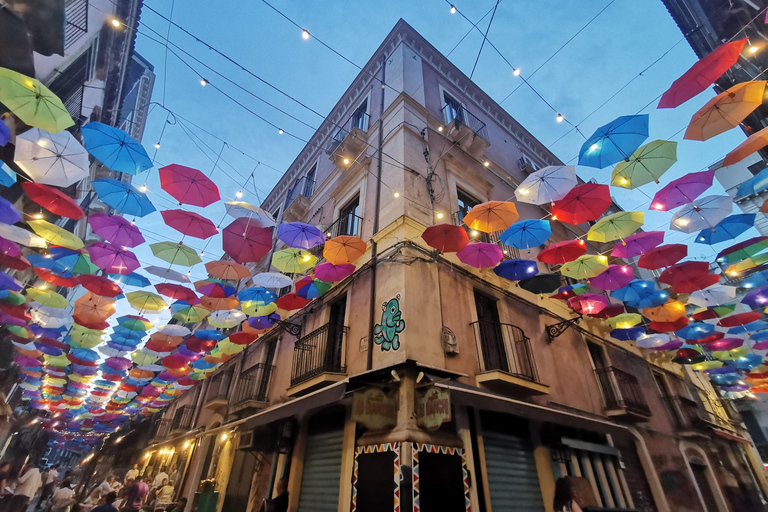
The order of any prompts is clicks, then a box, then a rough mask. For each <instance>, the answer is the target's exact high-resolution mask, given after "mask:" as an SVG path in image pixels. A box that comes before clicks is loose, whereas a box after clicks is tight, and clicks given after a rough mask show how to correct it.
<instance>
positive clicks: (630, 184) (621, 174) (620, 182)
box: [611, 140, 677, 190]
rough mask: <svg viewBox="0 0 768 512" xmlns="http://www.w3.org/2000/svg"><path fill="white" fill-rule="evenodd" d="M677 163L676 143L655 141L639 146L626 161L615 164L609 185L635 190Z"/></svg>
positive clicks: (657, 179) (654, 180) (657, 177)
mask: <svg viewBox="0 0 768 512" xmlns="http://www.w3.org/2000/svg"><path fill="white" fill-rule="evenodd" d="M675 162H677V142H672V141H668V140H655V141H653V142H649V143H648V144H646V145H644V146H640V147H639V148H637V150H635V152H634V153H632V156H630V157H629V159H628V160H623V161H621V162H619V163H618V164H616V167H614V168H613V173H612V174H611V185H613V186H615V187H622V188H627V189H630V190H632V189H635V188H637V187H640V186H642V185H645V184H647V183H650V182H652V181H653V182H655V183H658V182H659V178H661V176H662V175H663V174H664V173H665V172H667V171H668V170H669V168H670V167H672V165H673V164H674V163H675Z"/></svg>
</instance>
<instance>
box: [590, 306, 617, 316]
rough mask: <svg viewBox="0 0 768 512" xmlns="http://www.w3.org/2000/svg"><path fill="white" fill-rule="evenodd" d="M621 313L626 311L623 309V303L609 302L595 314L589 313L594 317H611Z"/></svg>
mask: <svg viewBox="0 0 768 512" xmlns="http://www.w3.org/2000/svg"><path fill="white" fill-rule="evenodd" d="M622 313H626V311H625V309H624V304H609V305H608V307H606V308H605V309H604V310H602V311H601V312H599V313H598V314H596V315H590V316H592V317H594V318H602V319H606V318H613V317H615V316H617V315H621V314H622Z"/></svg>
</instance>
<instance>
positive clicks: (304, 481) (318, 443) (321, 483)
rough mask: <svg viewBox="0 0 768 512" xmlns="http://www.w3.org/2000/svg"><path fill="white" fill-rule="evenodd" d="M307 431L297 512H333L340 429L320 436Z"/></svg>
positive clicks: (336, 496) (336, 499) (338, 477)
mask: <svg viewBox="0 0 768 512" xmlns="http://www.w3.org/2000/svg"><path fill="white" fill-rule="evenodd" d="M311 430H312V429H311V428H310V433H309V434H308V436H307V447H306V451H305V452H304V470H303V472H302V475H301V491H300V494H299V512H336V510H337V509H338V506H339V486H340V482H341V447H342V443H343V439H344V429H343V427H342V428H334V429H332V430H325V431H320V432H312V431H311Z"/></svg>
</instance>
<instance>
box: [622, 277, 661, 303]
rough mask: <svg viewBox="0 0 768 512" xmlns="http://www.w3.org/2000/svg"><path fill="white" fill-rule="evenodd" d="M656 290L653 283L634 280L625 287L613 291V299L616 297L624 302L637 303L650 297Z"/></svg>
mask: <svg viewBox="0 0 768 512" xmlns="http://www.w3.org/2000/svg"><path fill="white" fill-rule="evenodd" d="M655 290H656V288H655V284H654V282H653V281H647V280H643V279H633V280H632V281H630V282H629V283H627V284H626V285H624V286H623V287H621V288H618V289H616V290H613V291H612V292H611V297H615V298H617V299H619V300H620V301H622V302H637V301H640V300H642V299H645V298H647V297H649V296H650V295H651V294H653V292H654V291H655Z"/></svg>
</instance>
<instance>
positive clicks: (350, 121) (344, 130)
mask: <svg viewBox="0 0 768 512" xmlns="http://www.w3.org/2000/svg"><path fill="white" fill-rule="evenodd" d="M370 117H371V116H370V115H368V112H353V113H352V115H350V116H349V117H348V118H347V120H346V121H344V123H343V124H340V125H339V127H338V129H337V130H336V133H334V134H333V137H331V138H330V139H329V140H328V144H327V145H326V147H325V152H326V153H327V154H329V155H330V154H333V152H334V151H336V148H337V147H339V145H340V144H341V143H342V142H344V139H346V138H347V135H349V134H350V133H351V132H352V130H354V129H355V128H358V129H360V130H363V131H366V130H367V129H368V122H369V120H370Z"/></svg>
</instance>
